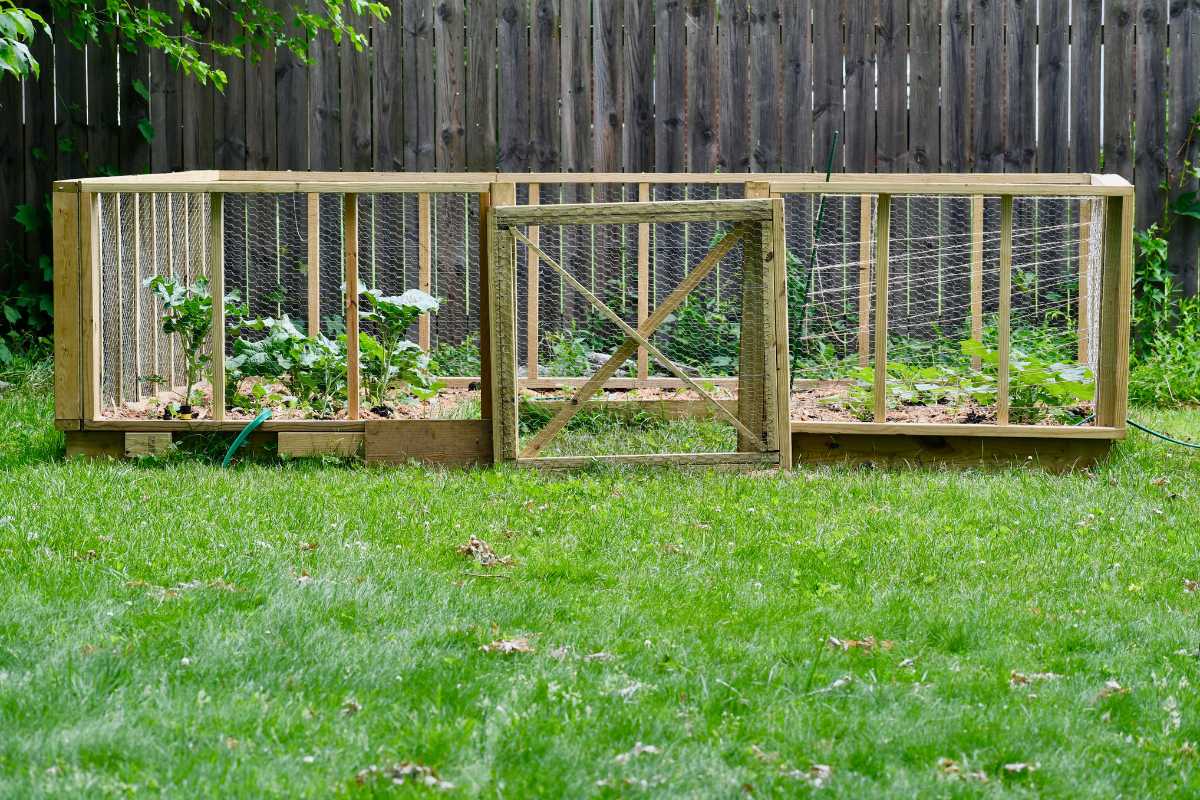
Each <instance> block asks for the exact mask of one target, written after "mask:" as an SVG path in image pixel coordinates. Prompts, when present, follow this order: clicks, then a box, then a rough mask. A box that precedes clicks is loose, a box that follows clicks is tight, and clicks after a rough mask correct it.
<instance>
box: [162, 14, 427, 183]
mask: <svg viewBox="0 0 1200 800" xmlns="http://www.w3.org/2000/svg"><path fill="white" fill-rule="evenodd" d="M170 2H174V0H170ZM273 3H274V7H275V8H276V10H277V11H280V12H281V13H283V12H284V11H286V10H287V9H288V8H290V6H291V0H273ZM404 5H405V7H407V6H408V5H409V4H407V3H405V4H404ZM395 24H396V26H397V27H399V26H400V19H399V14H397V18H396V19H395ZM309 78H310V75H309V71H308V68H307V66H306V65H305V64H304V62H303V61H301V60H300V58H299V57H298V56H296V54H295V53H293V52H292V51H291V50H289V49H288V48H286V47H281V48H279V50H278V51H277V52H276V54H275V118H276V120H277V121H279V122H281V123H282V124H278V125H277V127H276V131H275V141H276V145H275V146H276V150H277V158H276V162H277V166H278V167H279V169H295V170H303V169H308V125H307V124H305V123H304V122H303V120H306V119H308V117H309Z"/></svg>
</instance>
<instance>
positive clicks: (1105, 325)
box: [1096, 193, 1134, 428]
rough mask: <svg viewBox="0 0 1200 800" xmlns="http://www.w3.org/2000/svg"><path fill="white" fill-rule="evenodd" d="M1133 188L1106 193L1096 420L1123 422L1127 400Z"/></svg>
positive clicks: (1120, 425) (1110, 423) (1113, 425)
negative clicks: (1112, 193) (1127, 191)
mask: <svg viewBox="0 0 1200 800" xmlns="http://www.w3.org/2000/svg"><path fill="white" fill-rule="evenodd" d="M1133 204H1134V198H1133V194H1132V193H1129V194H1121V195H1113V196H1110V197H1108V198H1107V200H1106V202H1105V209H1104V253H1103V261H1102V262H1101V263H1102V267H1101V269H1102V272H1101V276H1100V341H1099V342H1098V344H1099V346H1100V358H1099V359H1098V366H1097V374H1096V391H1097V397H1096V424H1097V425H1099V426H1103V427H1110V428H1123V427H1125V417H1126V411H1127V406H1128V403H1129V313H1130V300H1131V293H1132V275H1133Z"/></svg>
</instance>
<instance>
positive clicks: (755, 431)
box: [487, 184, 791, 468]
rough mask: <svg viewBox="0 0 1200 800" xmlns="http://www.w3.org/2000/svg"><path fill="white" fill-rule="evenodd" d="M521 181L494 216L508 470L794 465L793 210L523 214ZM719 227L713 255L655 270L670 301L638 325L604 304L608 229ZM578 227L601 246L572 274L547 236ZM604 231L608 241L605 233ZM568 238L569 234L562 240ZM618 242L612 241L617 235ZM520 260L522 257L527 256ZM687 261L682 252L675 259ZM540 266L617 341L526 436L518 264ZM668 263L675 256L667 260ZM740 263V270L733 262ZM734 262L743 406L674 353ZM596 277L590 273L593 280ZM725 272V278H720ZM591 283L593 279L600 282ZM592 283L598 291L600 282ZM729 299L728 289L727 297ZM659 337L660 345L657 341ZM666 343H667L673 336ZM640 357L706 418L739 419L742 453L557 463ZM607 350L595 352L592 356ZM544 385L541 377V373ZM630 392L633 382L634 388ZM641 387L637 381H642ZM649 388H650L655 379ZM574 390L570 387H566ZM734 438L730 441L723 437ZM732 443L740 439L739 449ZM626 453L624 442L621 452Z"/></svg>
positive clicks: (501, 446) (754, 206)
mask: <svg viewBox="0 0 1200 800" xmlns="http://www.w3.org/2000/svg"><path fill="white" fill-rule="evenodd" d="M510 187H511V185H503V184H501V185H496V186H494V187H493V201H494V202H495V203H496V205H495V206H494V207H493V208H492V209H491V211H490V213H489V218H488V227H487V234H488V237H489V241H488V245H489V249H490V255H491V264H492V270H491V277H490V282H489V285H488V301H489V311H490V314H489V316H490V326H491V332H492V335H491V356H492V357H491V375H492V381H493V387H494V392H495V394H494V398H495V402H494V406H493V413H492V431H493V447H494V455H495V460H496V462H497V463H501V462H510V463H516V464H518V465H522V466H538V467H574V466H581V465H586V464H589V463H593V462H596V461H606V462H612V463H627V464H680V465H745V466H751V467H761V466H781V467H784V468H787V467H788V466H790V451H791V448H790V430H789V423H788V389H789V385H788V381H789V378H788V376H789V368H788V363H789V362H788V345H787V335H786V332H787V299H786V297H787V282H786V281H787V279H786V269H785V260H786V259H785V257H784V254H785V250H784V245H783V242H784V237H783V204H782V201H781V200H778V199H768V198H764V199H753V200H713V201H681V202H658V203H654V202H639V203H587V204H560V205H555V206H517V205H511V204H506V203H505V202H504V201H505V200H506V199H509V198H512V196H513V194H512V190H511V188H510ZM696 223H701V224H709V225H713V226H714V230H715V231H716V232H715V233H714V234H713V236H712V238H711V241H710V242H709V243H708V246H707V248H703V247H702V248H696V249H695V252H697V253H698V254H702V255H701V256H700V257H699V258H695V257H693V256H692V255H691V254H690V253H689V251H688V250H687V249H686V248H685V249H683V250H682V255H681V256H680V257H678V258H671V259H669V260H671V261H672V263H671V264H669V265H665V266H664V269H663V270H662V272H661V273H660V274H656V276H655V277H656V280H657V283H658V286H659V291H656V292H655V295H656V297H661V298H662V299H661V300H660V301H659V302H658V304H657V305H656V306H655V307H654V308H652V309H650V308H646V309H644V310H643V313H641V314H639V315H638V318H637V319H636V320H631V319H627V316H628V313H626V314H625V315H623V314H622V313H620V311H619V310H618V309H616V308H614V304H613V303H612V302H607V301H606V300H605V299H602V298H601V297H600V296H599V294H600V290H599V289H598V287H597V283H596V277H595V275H596V259H597V255H596V245H595V242H596V241H597V240H598V239H605V236H606V234H605V233H604V231H605V230H611V229H612V228H613V227H615V226H633V227H634V228H635V229H636V230H637V231H639V232H640V235H641V236H642V237H648V236H650V235H651V234H650V229H651V228H654V230H655V231H658V230H660V227H658V226H661V229H666V228H667V227H668V226H673V225H674V226H680V225H682V224H696ZM568 228H575V229H582V230H584V231H586V233H585V238H586V239H587V241H588V242H589V243H590V244H589V245H587V247H589V248H590V250H589V251H588V256H587V258H586V259H576V262H578V261H583V260H587V261H589V264H590V268H589V269H587V270H585V269H583V268H580V267H578V266H566V265H564V263H560V260H561V261H564V262H565V261H566V259H565V258H564V257H563V253H564V252H565V251H564V250H562V249H561V247H560V249H559V250H558V251H555V252H548V250H553V248H548V247H545V246H544V245H543V243H542V242H541V240H540V239H539V235H538V234H539V232H542V231H547V230H548V229H555V230H558V231H565V230H567V229H568ZM597 231H599V233H597ZM562 237H563V239H566V238H567V235H566V234H565V233H564V234H562ZM609 240H611V236H609ZM519 253H520V255H519ZM675 255H678V254H675ZM530 259H532V260H533V261H534V263H535V264H540V265H541V269H542V270H544V271H546V273H547V274H549V275H551V276H552V277H554V278H555V279H557V280H558V281H559V282H560V285H561V286H562V287H563V290H564V292H567V291H569V292H571V293H572V297H573V298H574V299H575V300H576V301H577V305H578V306H580V307H581V308H582V311H581V313H582V315H584V316H585V317H586V318H587V319H589V320H591V321H592V322H591V324H592V327H593V328H595V327H598V325H603V326H605V329H606V330H608V331H611V332H613V334H614V335H615V337H616V338H615V339H613V341H616V342H618V343H617V344H616V345H615V347H613V348H612V352H611V353H609V352H607V351H606V352H605V353H604V354H603V355H604V356H606V357H605V358H603V360H602V363H599V365H598V366H596V368H595V369H594V371H593V372H592V373H591V374H590V375H588V376H586V378H585V379H583V378H581V379H580V380H579V381H577V382H576V383H575V384H573V385H571V386H570V390H571V392H572V393H571V394H570V396H569V397H568V398H567V399H566V400H565V402H562V401H560V402H558V403H556V404H555V405H554V406H553V408H554V409H555V410H554V412H553V413H552V414H549V415H548V419H545V420H544V424H543V425H542V426H541V427H540V428H538V429H537V430H526V431H525V433H524V435H522V430H521V427H522V426H521V424H520V423H521V420H520V407H521V406H520V397H519V394H520V392H519V388H518V379H519V372H518V370H519V365H518V356H519V343H518V339H517V321H518V316H519V312H518V309H519V308H520V306H519V305H518V291H519V290H518V284H519V281H518V270H517V265H518V261H524V262H525V263H529V261H530ZM666 260H668V259H666V258H664V261H666ZM735 260H736V263H733V264H731V263H730V262H731V261H735ZM723 261H724V262H725V264H726V266H725V270H726V276H727V277H726V278H725V281H726V282H728V281H729V278H728V276H729V275H734V276H737V277H736V283H737V285H736V287H735V290H736V292H737V296H738V298H739V302H740V309H739V311H740V313H739V314H738V317H737V319H736V327H737V330H738V337H737V344H736V346H737V350H738V352H737V359H736V372H737V374H736V376H734V377H735V378H736V380H735V381H729V380H728V378H727V379H726V385H728V384H729V383H733V384H734V385H735V386H736V399H735V400H732V401H731V400H729V399H725V400H718V399H717V398H716V397H714V395H713V386H714V384H713V383H712V382H711V381H707V380H705V378H704V377H703V376H701V375H700V374H698V372H697V371H696V370H695V369H690V368H688V366H687V365H684V364H680V363H678V359H677V358H676V357H672V355H669V354H668V353H667V352H665V351H667V350H670V349H671V347H670V345H671V341H670V336H671V334H664V333H663V332H662V329H663V326H664V323H668V322H670V321H672V320H673V319H674V317H673V315H675V314H676V313H677V312H679V311H680V310H681V307H682V306H684V304H685V303H686V302H687V301H688V298H689V296H691V295H693V294H694V293H696V292H697V289H698V288H699V287H701V286H702V285H705V282H706V280H707V281H708V284H707V285H710V286H711V285H713V283H714V281H716V282H717V286H718V289H717V291H718V292H719V291H720V288H719V286H720V281H721V278H720V277H719V275H716V273H717V272H718V271H719V269H720V268H721V264H722V262H723ZM585 273H588V274H585ZM715 275H716V277H714V276H715ZM589 278H590V279H589ZM589 284H590V285H589ZM727 291H728V289H727ZM656 333H658V334H659V335H658V341H657V342H656V341H655V335H656ZM664 337H665V338H664ZM639 351H641V352H644V353H645V354H646V356H647V357H648V358H649V359H651V361H652V362H654V363H655V364H656V365H657V366H658V367H659V368H660V370H661V371H663V372H665V373H666V374H669V375H670V376H673V378H674V379H676V380H677V381H679V382H680V383H681V384H682V386H683V387H686V391H687V392H688V393H689V394H691V395H693V396H694V397H696V398H699V402H698V403H697V405H699V406H703V410H704V411H705V412H706V415H707V416H708V417H710V418H711V419H713V420H715V421H717V422H724V423H728V424H729V425H730V426H732V428H733V429H734V430H735V431H736V434H737V436H736V446H732V447H729V448H724V449H718V450H716V451H711V450H712V448H711V447H710V448H709V450H706V451H703V452H638V453H629V452H616V453H605V454H603V455H596V454H590V453H589V454H584V455H576V454H572V455H557V456H554V455H546V454H545V450H546V449H547V448H548V446H550V445H552V443H555V442H557V441H558V440H559V438H560V437H561V436H562V434H563V432H564V430H565V429H566V428H567V425H568V423H570V422H571V421H572V420H573V419H575V418H576V417H577V415H578V414H579V413H580V412H581V411H583V410H584V409H585V408H586V407H596V406H598V405H599V404H598V403H596V401H594V400H593V398H594V397H595V395H596V394H597V392H600V391H603V390H604V389H605V387H606V384H609V382H610V381H612V379H613V378H614V376H615V375H617V373H618V371H619V370H620V369H622V367H623V365H626V364H627V362H629V360H630V359H631V358H633V357H634V356H635V354H637V353H638V352H639ZM598 355H601V354H596V353H591V354H589V356H598ZM535 377H536V376H535ZM623 383H624V384H625V385H626V386H627V385H628V384H629V381H628V379H626V380H625V381H624V382H623ZM635 384H636V381H635ZM646 384H647V387H649V386H650V385H651V384H650V382H646ZM567 389H568V386H567V385H566V384H564V386H563V390H564V391H567ZM722 441H723V440H722ZM731 444H732V442H731ZM618 449H619V445H618Z"/></svg>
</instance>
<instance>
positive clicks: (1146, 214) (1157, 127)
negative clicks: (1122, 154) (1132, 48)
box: [1133, 0, 1168, 228]
mask: <svg viewBox="0 0 1200 800" xmlns="http://www.w3.org/2000/svg"><path fill="white" fill-rule="evenodd" d="M1165 52H1167V14H1166V9H1165V8H1164V7H1163V4H1162V3H1161V2H1158V0H1138V12H1137V51H1136V56H1137V64H1136V66H1135V70H1136V73H1137V77H1138V85H1137V109H1136V114H1137V138H1136V139H1135V140H1134V166H1133V169H1134V176H1135V178H1136V190H1137V226H1138V227H1139V228H1144V227H1148V226H1150V225H1152V224H1154V223H1155V222H1159V221H1160V220H1161V219H1162V215H1163V208H1164V206H1165V202H1164V196H1163V192H1162V190H1161V189H1160V188H1159V187H1160V186H1161V185H1162V183H1163V182H1164V181H1165V180H1166V178H1167V94H1168V89H1167V59H1165V58H1164V57H1163V53H1165Z"/></svg>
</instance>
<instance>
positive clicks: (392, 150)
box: [371, 9, 404, 172]
mask: <svg viewBox="0 0 1200 800" xmlns="http://www.w3.org/2000/svg"><path fill="white" fill-rule="evenodd" d="M400 15H401V11H400V10H399V9H397V10H396V11H394V12H393V13H392V16H391V17H390V18H389V19H388V20H387V22H379V21H378V20H376V21H375V23H374V30H372V31H371V49H372V51H373V55H374V61H373V67H372V70H371V80H372V81H373V85H372V87H371V98H372V101H373V105H372V108H371V111H372V113H373V114H374V119H373V121H372V123H371V127H372V137H371V140H372V145H373V148H374V162H375V169H377V170H383V171H385V172H398V171H400V170H403V169H404V61H403V59H404V24H403V21H402V20H401V18H400Z"/></svg>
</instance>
